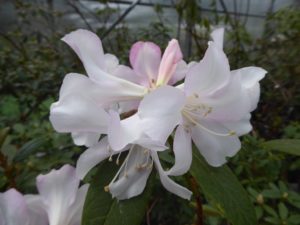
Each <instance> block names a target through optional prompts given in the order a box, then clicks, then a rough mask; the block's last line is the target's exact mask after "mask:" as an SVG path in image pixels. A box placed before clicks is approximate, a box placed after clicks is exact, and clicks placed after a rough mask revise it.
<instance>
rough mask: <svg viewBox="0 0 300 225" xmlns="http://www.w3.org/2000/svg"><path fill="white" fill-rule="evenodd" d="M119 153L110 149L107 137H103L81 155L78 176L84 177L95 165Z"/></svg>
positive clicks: (77, 166) (77, 167) (77, 170)
mask: <svg viewBox="0 0 300 225" xmlns="http://www.w3.org/2000/svg"><path fill="white" fill-rule="evenodd" d="M117 153H118V152H114V151H112V150H111V149H110V146H109V144H108V140H107V137H104V138H102V139H101V141H100V142H99V143H98V144H96V145H94V146H92V147H90V148H89V149H87V150H85V151H84V152H83V153H82V154H81V155H80V157H79V159H78V160H77V164H76V175H77V177H78V178H80V179H83V178H84V177H85V176H86V174H87V173H88V172H89V171H90V170H91V169H92V168H93V167H94V166H96V165H97V164H98V163H100V162H101V161H103V160H104V159H106V158H108V157H110V156H111V155H114V154H117Z"/></svg>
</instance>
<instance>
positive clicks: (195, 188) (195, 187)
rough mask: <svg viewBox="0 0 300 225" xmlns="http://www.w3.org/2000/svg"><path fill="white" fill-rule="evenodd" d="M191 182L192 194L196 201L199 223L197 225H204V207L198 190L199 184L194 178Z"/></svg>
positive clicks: (191, 178)
mask: <svg viewBox="0 0 300 225" xmlns="http://www.w3.org/2000/svg"><path fill="white" fill-rule="evenodd" d="M189 181H190V186H191V189H192V192H193V193H194V195H195V200H196V213H197V221H196V224H195V225H204V223H203V220H204V216H203V207H202V202H201V195H200V192H199V190H198V185H197V182H196V180H195V178H194V177H190V179H189Z"/></svg>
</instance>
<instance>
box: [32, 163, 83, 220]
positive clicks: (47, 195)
mask: <svg viewBox="0 0 300 225" xmlns="http://www.w3.org/2000/svg"><path fill="white" fill-rule="evenodd" d="M78 186H79V179H78V178H77V177H76V174H75V168H74V167H72V166H70V165H65V166H63V167H62V168H61V169H59V170H52V171H51V172H50V173H48V174H46V175H39V176H38V177H37V188H38V191H39V193H40V196H41V198H42V200H43V203H44V204H45V205H46V211H47V213H48V217H49V225H57V224H69V222H70V220H71V218H70V216H69V212H70V209H71V207H72V205H73V204H74V202H75V200H76V195H77V190H78Z"/></svg>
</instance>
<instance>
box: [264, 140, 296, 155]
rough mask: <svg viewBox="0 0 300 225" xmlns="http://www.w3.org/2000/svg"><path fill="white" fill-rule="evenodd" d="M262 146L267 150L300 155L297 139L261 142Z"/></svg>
mask: <svg viewBox="0 0 300 225" xmlns="http://www.w3.org/2000/svg"><path fill="white" fill-rule="evenodd" d="M263 146H264V147H265V148H266V149H268V150H275V151H280V152H284V153H288V154H291V155H298V156H300V140H299V139H276V140H271V141H267V142H265V143H263Z"/></svg>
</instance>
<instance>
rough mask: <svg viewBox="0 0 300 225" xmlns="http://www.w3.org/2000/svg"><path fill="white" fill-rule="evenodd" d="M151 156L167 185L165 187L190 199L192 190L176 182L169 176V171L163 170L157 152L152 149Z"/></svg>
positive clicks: (161, 178)
mask: <svg viewBox="0 0 300 225" xmlns="http://www.w3.org/2000/svg"><path fill="white" fill-rule="evenodd" d="M151 156H152V159H153V161H154V164H155V167H156V169H157V170H158V173H159V177H160V181H161V183H162V185H163V186H164V187H165V189H167V190H168V191H170V192H171V193H173V194H175V195H177V196H179V197H181V198H184V199H187V200H190V199H191V195H192V192H191V191H190V190H188V189H186V188H185V187H182V186H180V185H179V184H177V183H175V182H174V181H173V180H172V179H170V178H169V177H168V175H167V173H166V172H165V171H164V170H163V168H162V166H161V164H160V161H159V158H158V155H157V152H154V151H152V152H151Z"/></svg>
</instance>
